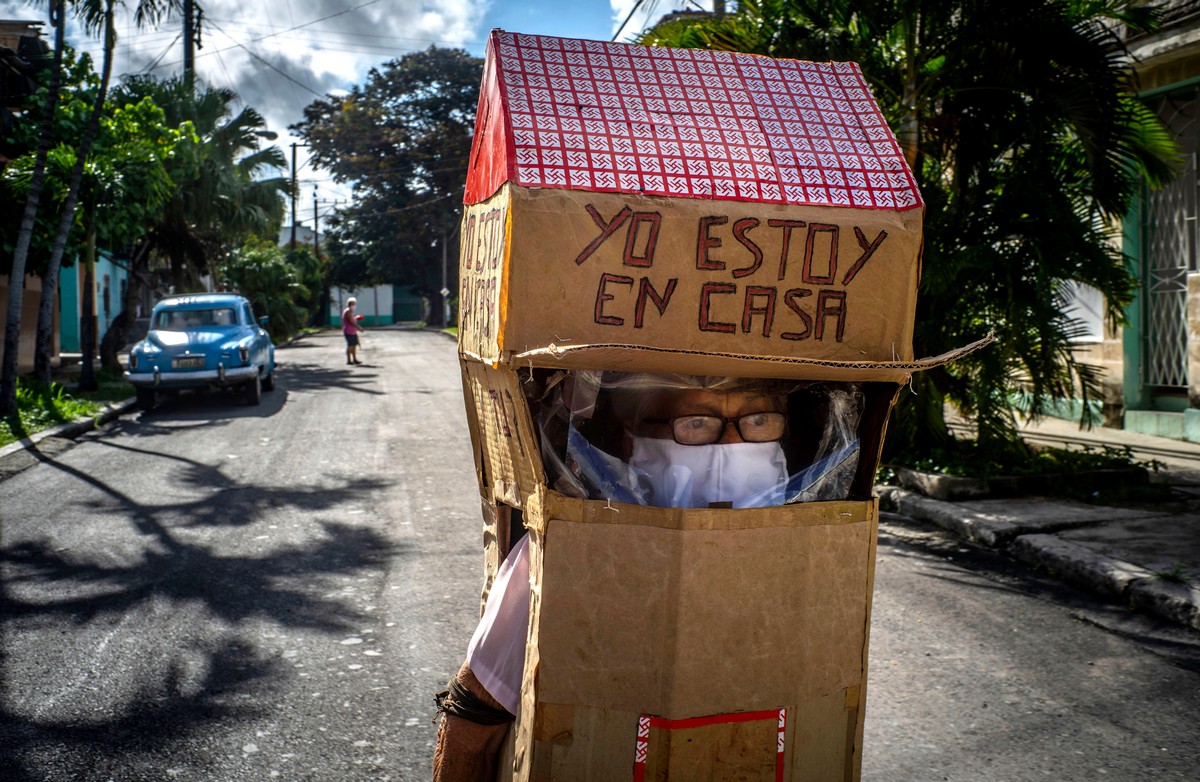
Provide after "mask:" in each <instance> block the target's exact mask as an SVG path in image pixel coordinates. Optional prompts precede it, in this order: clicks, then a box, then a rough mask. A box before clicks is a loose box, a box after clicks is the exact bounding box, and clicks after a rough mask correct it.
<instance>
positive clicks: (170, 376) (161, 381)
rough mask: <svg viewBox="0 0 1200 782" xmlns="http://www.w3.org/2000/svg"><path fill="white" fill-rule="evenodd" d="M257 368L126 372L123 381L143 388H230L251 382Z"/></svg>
mask: <svg viewBox="0 0 1200 782" xmlns="http://www.w3.org/2000/svg"><path fill="white" fill-rule="evenodd" d="M256 375H258V367H255V366H249V367H232V368H229V369H226V368H225V367H223V366H218V367H217V368H216V369H172V370H171V371H169V372H162V371H159V370H158V369H155V370H154V371H153V372H126V373H125V379H126V380H128V381H129V382H130V383H131V384H132V385H135V386H142V387H145V388H193V387H196V386H232V385H236V384H238V383H244V382H246V381H247V380H253V379H254V377H255V376H256Z"/></svg>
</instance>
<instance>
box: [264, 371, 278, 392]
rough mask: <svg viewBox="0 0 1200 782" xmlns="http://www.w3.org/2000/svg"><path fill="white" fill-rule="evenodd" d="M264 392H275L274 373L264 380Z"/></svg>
mask: <svg viewBox="0 0 1200 782" xmlns="http://www.w3.org/2000/svg"><path fill="white" fill-rule="evenodd" d="M262 390H263V391H274V390H275V373H274V372H268V373H267V376H266V377H264V378H263V379H262Z"/></svg>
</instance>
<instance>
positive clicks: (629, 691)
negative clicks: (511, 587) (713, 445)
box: [459, 31, 973, 780]
mask: <svg viewBox="0 0 1200 782" xmlns="http://www.w3.org/2000/svg"><path fill="white" fill-rule="evenodd" d="M470 166H471V168H470V173H469V175H468V181H467V187H466V197H465V203H466V209H465V213H464V217H463V224H462V254H461V262H460V268H459V276H460V298H459V306H460V322H459V355H460V359H461V365H462V373H463V383H464V390H465V395H466V402H467V410H468V420H469V422H470V427H471V435H472V441H473V444H474V449H475V454H476V468H477V473H478V476H479V490H480V494H481V498H482V506H483V512H484V517H485V523H486V532H485V543H486V552H487V553H486V556H485V560H486V573H487V579H488V583H490V580H491V578H492V577H493V576H494V575H495V572H496V570H497V568H498V565H499V563H500V562H501V560H502V559H503V557H504V555H505V553H506V552H507V551H508V549H509V547H510V546H511V545H512V541H513V540H515V539H516V538H517V537H518V534H519V533H518V529H517V528H524V529H527V530H528V534H529V535H530V580H531V589H532V594H531V607H530V609H531V610H530V614H531V616H530V623H529V629H528V642H527V651H526V662H525V671H524V681H523V685H522V690H521V703H520V710H519V714H518V715H517V720H516V723H515V725H514V727H513V729H512V734H511V737H510V738H511V741H510V746H509V749H508V752H507V755H506V757H505V759H504V761H503V764H502V769H501V776H500V778H501V779H508V778H514V779H522V780H525V779H537V780H546V779H555V780H610V779H613V780H616V779H643V778H645V779H667V778H670V779H681V780H694V779H733V778H736V779H764V780H799V779H804V780H825V779H830V780H832V779H838V780H843V779H856V778H857V777H858V773H859V766H860V759H861V749H862V729H863V717H864V705H865V701H866V673H867V638H868V627H869V620H870V605H871V591H872V584H873V573H874V559H875V540H876V530H877V516H878V505H877V500H876V499H874V498H873V496H872V484H873V476H874V472H875V469H876V467H877V464H878V458H879V449H880V445H881V442H882V437H883V432H884V427H885V425H886V421H887V416H888V413H889V411H890V409H891V405H892V404H893V403H894V401H895V398H896V395H897V393H898V392H899V390H900V389H901V388H902V387H903V385H904V384H905V383H907V381H908V379H909V377H910V375H911V373H912V372H914V371H917V370H920V369H922V368H925V367H928V366H933V365H935V364H938V363H943V362H945V361H947V360H949V359H950V358H952V357H953V356H942V357H938V358H936V359H929V360H914V357H913V355H912V330H913V313H914V309H915V297H916V291H917V283H918V279H919V275H920V252H921V220H922V214H923V204H922V201H921V197H920V194H919V192H918V191H917V187H916V185H915V182H914V180H913V178H912V176H911V173H910V171H909V169H908V167H907V165H906V164H905V161H904V158H903V156H902V154H901V152H900V149H899V147H898V145H897V143H896V140H895V138H894V137H893V135H892V133H891V131H890V130H889V129H888V126H887V125H886V123H885V121H884V119H883V116H882V115H881V114H880V112H879V109H878V107H877V105H876V104H875V102H874V100H873V98H872V96H871V94H870V92H869V91H868V89H867V86H866V83H865V81H864V79H863V76H862V74H861V72H860V71H859V69H858V67H857V66H856V65H855V64H853V63H810V62H798V61H787V60H775V59H770V58H764V57H758V56H750V55H742V54H732V53H726V52H712V51H693V50H678V49H654V48H647V47H642V46H634V45H625V44H616V43H600V42H593V41H581V40H570V39H560V38H550V37H541V36H526V35H519V34H512V33H507V32H503V31H494V32H493V33H492V35H491V38H490V40H489V42H488V48H487V55H486V61H485V66H484V76H483V85H482V91H481V94H480V100H479V112H478V117H477V120H476V133H475V139H474V145H473V148H472V151H471V159H470ZM972 347H973V346H972ZM967 349H968V350H969V349H970V348H967ZM960 353H961V351H960ZM578 370H608V371H627V372H654V373H676V374H684V375H702V376H731V377H740V378H779V379H794V380H798V381H814V380H817V381H836V382H845V381H854V382H856V383H859V384H861V386H860V387H861V389H862V391H863V399H864V405H863V409H862V415H861V416H860V418H859V427H858V437H859V439H860V442H861V454H862V458H860V459H859V462H858V467H857V469H856V472H855V473H854V478H853V484H852V487H851V489H850V491H849V494H848V496H847V498H846V499H844V500H840V501H834V502H806V503H800V504H792V505H784V506H780V507H771V508H753V509H740V510H732V509H727V508H701V509H680V508H670V509H664V508H650V507H645V506H641V505H633V504H621V503H614V502H611V501H597V500H587V499H580V498H576V497H569V496H566V495H564V494H562V493H559V492H556V491H555V490H554V489H553V488H552V487H551V486H549V485H548V482H547V475H546V471H545V468H544V465H543V460H542V451H541V449H542V443H541V442H540V441H539V436H538V432H537V431H536V427H535V421H534V413H532V412H531V409H530V405H529V401H528V400H527V388H526V386H527V385H529V383H527V382H525V381H528V380H529V379H530V378H538V379H540V380H541V381H545V378H547V377H548V376H551V375H553V374H555V373H560V372H564V371H566V372H571V371H578Z"/></svg>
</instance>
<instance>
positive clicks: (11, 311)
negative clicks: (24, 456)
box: [0, 0, 66, 416]
mask: <svg viewBox="0 0 1200 782" xmlns="http://www.w3.org/2000/svg"><path fill="white" fill-rule="evenodd" d="M65 12H66V0H50V24H52V25H54V62H53V64H52V66H51V70H50V88H49V92H50V94H49V98H48V99H47V101H46V107H45V110H44V111H43V112H42V129H41V133H40V135H39V137H38V148H37V154H36V155H35V157H34V162H33V174H32V176H31V178H30V180H29V194H28V195H27V196H26V197H25V213H24V215H22V217H21V228H20V230H19V231H18V233H17V244H16V247H15V248H14V251H13V262H12V271H10V272H9V275H8V317H7V319H6V321H7V322H6V323H5V327H4V353H3V359H0V416H6V415H10V414H12V413H15V412H16V410H17V367H18V361H17V358H18V356H17V353H18V351H19V349H20V344H21V303H22V297H23V296H24V294H25V265H26V262H27V260H28V258H29V245H30V244H31V243H32V241H33V227H34V223H35V222H36V220H37V210H38V201H39V200H41V196H42V183H43V182H44V181H45V179H46V155H47V153H49V151H50V144H51V142H52V140H53V139H52V136H53V135H54V111H55V108H56V107H57V106H58V91H59V87H60V85H61V84H62V58H63V46H64V41H65V35H66V20H65V19H64V18H63V17H64V15H65Z"/></svg>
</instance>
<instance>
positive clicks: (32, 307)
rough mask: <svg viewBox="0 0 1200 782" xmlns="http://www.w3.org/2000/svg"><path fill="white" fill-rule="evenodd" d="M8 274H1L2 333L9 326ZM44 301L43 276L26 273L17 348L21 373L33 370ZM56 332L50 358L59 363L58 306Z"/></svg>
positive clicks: (0, 340)
mask: <svg viewBox="0 0 1200 782" xmlns="http://www.w3.org/2000/svg"><path fill="white" fill-rule="evenodd" d="M8 296H9V281H8V275H2V274H0V334H3V331H4V330H5V329H7V328H8ZM41 303H42V278H41V277H34V276H32V275H26V277H25V286H24V291H23V293H22V296H21V338H20V341H19V343H18V348H17V371H18V372H21V373H25V372H32V371H33V351H34V343H35V341H36V339H37V320H38V307H40V306H41ZM54 316H55V317H54V320H55V322H54V333H53V334H52V335H51V343H50V351H51V355H50V359H51V362H52V363H55V364H57V363H58V352H59V348H58V307H55V308H54ZM2 345H3V337H2V336H0V351H2V350H3V347H2Z"/></svg>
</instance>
